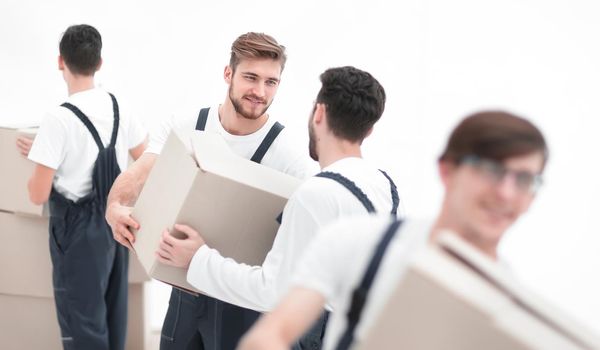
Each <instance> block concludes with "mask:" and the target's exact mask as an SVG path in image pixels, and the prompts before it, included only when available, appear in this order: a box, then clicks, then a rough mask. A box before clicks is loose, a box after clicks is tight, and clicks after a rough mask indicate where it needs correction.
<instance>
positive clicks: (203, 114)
mask: <svg viewBox="0 0 600 350" xmlns="http://www.w3.org/2000/svg"><path fill="white" fill-rule="evenodd" d="M209 110H210V108H202V109H201V110H200V114H198V121H196V130H200V131H204V128H205V127H206V121H207V120H208V111H209Z"/></svg>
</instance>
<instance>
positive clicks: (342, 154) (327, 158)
mask: <svg viewBox="0 0 600 350" xmlns="http://www.w3.org/2000/svg"><path fill="white" fill-rule="evenodd" d="M349 157H356V158H362V152H361V149H360V144H359V143H354V142H350V141H346V140H341V139H338V138H336V137H335V136H332V137H331V138H330V139H328V140H325V139H323V140H322V142H321V143H320V144H319V166H320V167H321V169H323V168H325V167H327V166H329V165H331V164H333V163H335V162H337V161H338V160H340V159H344V158H349Z"/></svg>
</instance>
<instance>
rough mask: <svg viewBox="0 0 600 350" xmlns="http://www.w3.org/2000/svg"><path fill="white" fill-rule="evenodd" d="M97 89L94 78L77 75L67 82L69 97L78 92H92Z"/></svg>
mask: <svg viewBox="0 0 600 350" xmlns="http://www.w3.org/2000/svg"><path fill="white" fill-rule="evenodd" d="M94 87H95V83H94V76H93V75H90V76H86V75H77V76H73V77H71V79H69V80H68V81H67V89H68V90H69V96H71V95H73V94H76V93H78V92H82V91H86V90H91V89H93V88H94Z"/></svg>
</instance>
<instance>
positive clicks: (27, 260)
mask: <svg viewBox="0 0 600 350" xmlns="http://www.w3.org/2000/svg"><path fill="white" fill-rule="evenodd" d="M0 232H1V233H2V244H0V266H1V268H0V293H3V294H13V295H28V296H32V297H47V298H51V297H53V292H52V263H51V260H50V248H49V246H48V244H49V242H48V218H42V217H33V216H22V215H15V214H12V213H5V212H0Z"/></svg>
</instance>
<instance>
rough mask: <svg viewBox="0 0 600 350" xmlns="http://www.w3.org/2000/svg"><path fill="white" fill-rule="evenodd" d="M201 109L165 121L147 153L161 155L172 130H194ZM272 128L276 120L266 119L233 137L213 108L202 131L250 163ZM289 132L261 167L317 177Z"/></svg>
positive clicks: (283, 133)
mask: <svg viewBox="0 0 600 350" xmlns="http://www.w3.org/2000/svg"><path fill="white" fill-rule="evenodd" d="M200 109H201V108H195V107H194V108H185V109H182V110H181V111H180V112H178V113H177V114H176V115H174V116H173V117H172V118H170V119H168V120H166V121H165V122H163V123H162V124H161V125H160V129H159V130H158V132H156V133H152V135H151V137H150V142H149V144H148V148H147V149H146V152H148V153H154V154H160V152H161V150H162V147H163V145H164V144H165V142H167V138H168V136H169V134H170V132H171V130H172V129H175V130H183V131H189V130H195V129H196V122H197V121H198V115H199V113H200ZM273 124H275V119H273V118H271V117H269V119H268V120H267V122H266V123H265V125H263V126H262V127H261V128H260V129H259V130H257V131H255V132H254V133H252V134H249V135H241V136H240V135H232V134H230V133H229V132H227V130H225V129H224V128H223V125H222V124H221V121H220V120H219V106H218V105H217V106H212V107H211V108H210V110H209V111H208V118H207V120H206V126H205V128H204V130H206V131H212V132H216V133H218V134H220V135H221V136H222V137H223V138H224V139H225V142H227V144H228V145H229V147H230V148H231V150H232V151H233V152H234V153H235V154H237V155H239V156H240V157H243V158H246V159H250V158H252V156H253V155H254V152H256V149H257V148H258V146H259V145H260V144H261V142H262V141H263V139H264V138H265V136H267V133H268V132H269V130H271V127H272V126H273ZM289 132H290V131H289V130H288V129H287V128H284V129H283V130H282V131H281V132H280V133H279V135H278V136H277V138H276V139H275V140H274V141H273V143H272V144H271V146H270V147H269V149H268V150H267V152H266V153H265V155H264V157H263V159H262V161H261V162H260V163H261V164H262V165H265V166H267V167H269V168H272V169H275V170H279V171H281V172H283V173H286V174H288V175H291V176H294V177H297V178H300V179H305V178H307V177H309V176H311V175H313V174H314V173H316V171H317V169H318V166H317V164H316V162H314V161H312V160H311V159H310V158H309V156H308V146H307V149H306V150H301V151H299V150H298V149H297V147H294V145H293V144H292V143H291V142H290V137H289V136H288V135H289Z"/></svg>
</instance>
